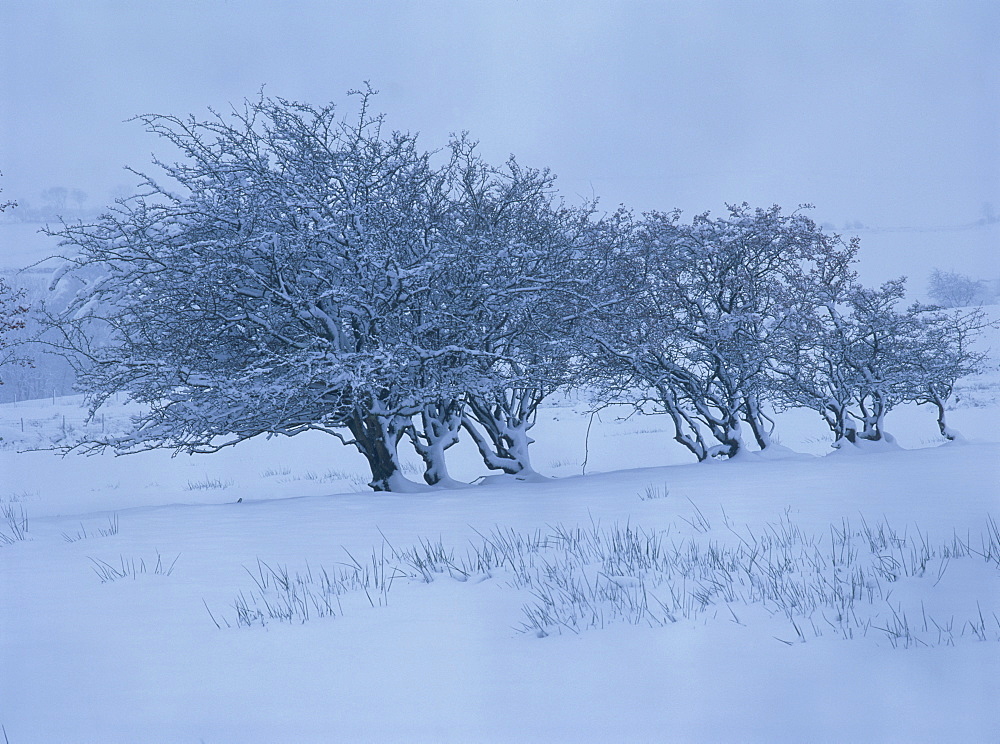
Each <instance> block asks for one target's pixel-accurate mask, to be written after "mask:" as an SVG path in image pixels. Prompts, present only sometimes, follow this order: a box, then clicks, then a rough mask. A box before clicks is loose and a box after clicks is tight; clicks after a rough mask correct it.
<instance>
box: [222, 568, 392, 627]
mask: <svg viewBox="0 0 1000 744" xmlns="http://www.w3.org/2000/svg"><path fill="white" fill-rule="evenodd" d="M344 552H345V553H347V557H348V562H347V563H343V564H341V565H340V566H337V567H334V568H333V569H330V570H328V569H326V568H324V567H322V566H320V567H318V568H317V569H316V570H313V568H312V567H311V566H309V564H306V567H305V570H304V571H296V572H292V571H289V569H288V566H282V565H280V564H274V566H271V565H270V564H268V563H266V562H264V561H262V560H260V559H258V560H257V566H256V568H255V569H253V570H251V569H249V568H247V567H246V566H244V567H243V568H244V570H245V571H246V573H247V574H248V575H249V576H250V579H251V580H252V581H253V584H254V589H251V590H249V591H246V592H240V593H239V595H237V597H236V598H235V600H234V601H233V605H232V607H233V609H234V610H235V611H236V618H235V622H236V627H250V626H254V625H260V626H266V625H267V624H268V622H271V621H278V622H286V623H304V622H307V621H308V620H310V619H312V618H322V617H335V616H337V615H342V614H343V606H342V603H341V597H343V596H344V595H345V594H349V593H353V594H360V593H363V594H364V595H365V597H366V598H367V600H368V603H369V604H370V605H371V606H372V607H375V606H379V607H381V606H384V605H386V604H388V594H389V589H390V588H391V587H392V583H393V581H395V580H396V579H397V578H401V577H404V576H406V575H407V574H405V573H403V572H402V571H401V570H400V569H398V568H397V567H395V566H393V565H391V562H390V561H389V560H387V558H386V555H385V553H384V551H383V553H382V554H381V555H380V554H378V553H376V552H374V551H373V552H372V555H371V558H370V560H369V561H367V562H366V563H361V562H359V561H357V560H356V559H355V558H354V556H353V555H351V554H350V553H348V552H347V551H346V550H345V551H344ZM205 609H206V610H208V613H209V615H210V616H211V617H212V621H213V622H214V623H215V625H216V627H219V628H221V624H220V622H219V621H218V620H217V619H216V617H215V614H214V613H213V612H212V611H211V609H209V608H208V604H207V603H206V604H205ZM220 617H221V619H222V623H224V624H225V625H226V626H227V627H232V624H231V623H230V622H229V620H228V619H227V618H226V617H225V616H221V615H220Z"/></svg>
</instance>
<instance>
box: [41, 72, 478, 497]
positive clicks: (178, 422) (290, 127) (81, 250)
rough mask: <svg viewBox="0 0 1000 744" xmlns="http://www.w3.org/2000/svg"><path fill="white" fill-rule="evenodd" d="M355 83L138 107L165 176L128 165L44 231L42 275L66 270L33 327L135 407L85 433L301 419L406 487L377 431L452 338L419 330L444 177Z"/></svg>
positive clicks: (197, 433) (100, 389) (87, 382)
mask: <svg viewBox="0 0 1000 744" xmlns="http://www.w3.org/2000/svg"><path fill="white" fill-rule="evenodd" d="M370 97H371V92H370V91H369V92H366V93H362V94H360V95H359V102H360V107H359V111H358V113H357V115H356V116H354V117H353V118H339V117H338V115H337V113H336V111H335V108H334V106H333V105H328V106H322V107H314V106H310V105H306V104H301V103H294V102H291V101H286V100H283V99H266V98H261V99H260V100H257V101H254V102H248V103H247V104H246V105H245V107H244V109H243V110H241V111H238V112H234V113H233V114H232V115H231V116H229V117H224V116H221V115H214V118H211V119H209V120H206V121H198V120H196V119H195V118H193V117H192V118H187V119H182V118H178V117H174V116H159V115H151V116H142V117H139V118H140V120H141V121H143V122H144V123H145V124H146V126H147V128H148V129H149V131H151V132H153V133H155V134H158V135H160V136H161V137H163V138H165V139H166V140H168V141H169V142H170V143H172V144H173V145H174V146H176V148H177V149H178V150H179V151H180V154H181V159H180V160H179V161H178V162H173V163H168V162H164V161H161V160H156V161H155V163H156V165H158V166H159V167H160V168H161V169H162V170H163V171H164V173H165V175H166V177H167V179H168V181H169V186H168V185H161V183H160V182H158V181H157V180H155V179H154V178H151V177H144V178H145V180H144V184H145V190H144V191H143V193H141V194H140V195H137V196H136V197H134V198H131V199H127V200H123V201H121V202H119V204H118V206H117V207H116V208H115V209H113V210H111V211H110V212H109V213H108V214H106V215H105V216H104V217H102V218H101V220H100V221H98V222H96V223H93V224H74V225H69V224H64V225H63V226H62V227H61V228H60V229H58V230H55V231H53V234H54V235H57V236H58V237H60V238H61V239H62V241H63V245H64V246H65V247H66V248H69V249H72V250H73V251H74V253H73V254H72V255H70V256H68V263H67V270H66V271H64V272H62V274H61V275H60V280H61V281H63V282H66V281H77V282H78V283H80V285H81V286H80V289H79V292H78V294H77V296H76V299H75V300H74V301H73V302H72V303H71V304H70V307H69V309H68V311H67V312H65V313H63V314H62V315H61V317H60V319H59V323H58V328H57V330H58V332H59V334H60V337H59V339H58V340H51V341H50V343H53V344H54V345H56V346H58V347H61V348H62V349H63V350H64V351H65V352H67V353H70V354H71V356H72V357H73V358H74V359H75V360H76V362H77V365H78V368H79V375H80V381H81V383H82V385H83V387H84V389H85V390H86V391H87V392H88V394H89V397H90V401H91V403H92V405H93V406H95V407H96V406H99V405H100V404H101V403H102V402H103V401H104V400H106V399H107V398H108V396H110V395H112V394H113V393H116V392H124V393H127V394H128V395H130V396H131V397H132V398H134V399H136V400H138V401H141V402H142V403H144V404H145V410H146V412H145V413H143V414H141V415H140V416H139V417H138V418H137V419H136V420H135V422H134V423H135V426H134V430H133V431H132V432H131V433H129V434H127V435H125V436H123V437H119V438H115V439H108V440H102V441H99V442H89V443H86V444H85V445H84V446H88V447H94V446H96V447H103V446H111V447H114V448H115V449H116V450H118V451H122V452H130V451H136V450H141V449H145V448H149V447H157V446H171V447H174V448H177V449H182V450H187V451H194V452H211V451H215V450H218V449H219V448H220V447H225V446H228V445H232V444H235V443H237V442H239V441H242V440H244V439H247V438H249V437H253V436H256V435H258V434H269V435H274V434H282V435H293V434H296V433H299V432H302V431H306V430H309V429H319V430H323V431H327V432H329V433H331V434H334V435H335V436H337V437H339V438H340V439H341V440H343V441H345V442H347V443H349V444H352V445H354V446H355V447H357V449H358V450H359V451H360V452H361V453H362V454H363V455H364V456H365V458H366V459H367V460H368V463H369V466H370V468H371V472H372V483H371V485H372V487H373V488H375V489H376V490H400V489H406V488H408V487H409V485H410V484H409V483H408V482H407V481H406V479H405V478H403V476H402V474H401V470H400V466H399V459H398V454H397V450H396V447H397V445H398V443H399V441H400V440H401V438H402V437H403V436H404V435H405V433H406V431H407V429H408V427H409V426H410V420H411V418H412V416H414V415H416V414H418V413H419V412H420V411H421V409H422V406H423V405H424V404H425V403H427V402H428V401H431V400H435V399H436V398H437V397H439V396H440V394H441V388H442V386H445V387H447V384H446V383H445V382H442V381H443V380H446V379H447V378H448V376H449V375H450V374H452V371H453V370H457V369H461V368H462V365H463V363H464V359H463V356H462V355H463V353H464V352H463V350H462V349H458V348H455V347H454V346H453V345H451V344H450V343H448V342H447V340H446V339H442V338H438V336H437V334H436V331H435V329H436V328H437V327H438V326H439V323H438V319H437V318H435V317H433V316H434V313H436V312H439V311H440V310H441V308H439V307H435V305H434V303H433V302H431V301H430V299H429V298H430V296H431V294H432V290H433V288H434V287H435V286H437V285H438V284H439V282H440V281H441V273H442V271H443V269H444V267H446V266H447V255H446V252H445V250H446V248H445V247H446V245H447V243H448V241H444V240H441V239H439V238H440V237H441V236H442V235H445V234H448V233H449V231H447V230H445V229H444V225H445V224H446V222H447V219H448V199H447V195H446V193H445V191H446V190H445V179H444V177H443V175H442V174H441V172H440V171H439V169H435V168H434V167H432V165H431V161H430V157H431V156H430V155H429V154H428V153H425V152H422V151H420V150H419V149H418V148H417V144H416V141H415V138H414V137H413V136H411V135H409V134H405V133H400V132H387V131H386V130H385V128H384V126H383V119H382V117H380V116H373V115H371V114H370V113H369V103H370ZM101 328H104V329H106V330H105V333H106V334H107V335H108V336H109V337H110V341H109V342H108V343H104V344H100V345H95V344H94V343H93V339H95V338H97V337H99V333H95V331H99V330H100V329H101ZM453 387H454V389H456V390H458V389H462V388H464V386H462V385H457V384H456V385H454V386H453Z"/></svg>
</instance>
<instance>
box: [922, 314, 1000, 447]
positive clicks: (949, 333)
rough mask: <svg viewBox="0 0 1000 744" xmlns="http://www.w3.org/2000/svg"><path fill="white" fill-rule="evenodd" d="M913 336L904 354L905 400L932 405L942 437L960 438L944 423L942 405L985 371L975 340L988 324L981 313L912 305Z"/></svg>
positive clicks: (943, 407)
mask: <svg viewBox="0 0 1000 744" xmlns="http://www.w3.org/2000/svg"><path fill="white" fill-rule="evenodd" d="M911 312H912V313H913V314H914V315H915V316H916V319H917V323H916V324H915V326H914V332H915V333H914V337H913V338H912V339H911V341H910V346H909V350H908V353H907V359H906V361H907V382H908V391H909V392H908V395H907V398H908V399H910V400H912V401H914V402H915V403H919V404H928V405H932V406H934V408H935V410H936V411H937V424H938V430H939V431H940V432H941V436H943V437H944V438H945V439H948V440H949V441H954V440H956V439H961V438H962V436H961V434H959V433H958V432H957V431H955V430H954V429H952V428H951V427H949V426H948V424H947V422H946V420H945V405H946V404H947V402H948V400H949V398H951V396H952V394H953V393H954V391H955V384H956V383H957V382H958V381H959V380H960V379H962V378H963V377H967V376H969V375H973V374H979V373H981V372H982V371H983V370H984V369H985V363H986V359H987V354H986V352H985V351H984V350H982V349H981V348H979V346H978V345H977V344H976V340H977V338H978V336H979V334H980V332H981V331H983V330H984V329H985V328H987V327H988V326H989V325H990V324H989V322H988V321H987V320H986V316H985V314H984V313H983V311H982V310H979V309H976V310H971V311H968V312H963V311H960V310H955V311H952V312H950V313H949V312H941V311H938V310H935V309H933V308H923V307H920V306H915V307H914V308H912V309H911Z"/></svg>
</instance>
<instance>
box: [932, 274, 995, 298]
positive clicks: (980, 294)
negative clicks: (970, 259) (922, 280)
mask: <svg viewBox="0 0 1000 744" xmlns="http://www.w3.org/2000/svg"><path fill="white" fill-rule="evenodd" d="M986 295H987V291H986V285H985V283H984V282H982V281H979V280H976V279H972V278H970V277H968V276H965V275H964V274H958V273H956V272H954V271H941V270H940V269H934V270H933V271H932V272H931V275H930V278H929V279H928V282H927V296H928V297H930V298H931V299H932V300H934V302H936V303H938V304H939V305H941V306H942V307H968V306H969V305H972V304H975V303H978V302H982V301H983V300H984V299H985V297H986Z"/></svg>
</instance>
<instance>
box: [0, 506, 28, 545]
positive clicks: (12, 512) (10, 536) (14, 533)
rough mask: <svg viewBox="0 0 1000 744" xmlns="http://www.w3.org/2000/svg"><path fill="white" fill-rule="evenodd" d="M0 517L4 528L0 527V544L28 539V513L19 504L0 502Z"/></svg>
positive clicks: (10, 543) (9, 543)
mask: <svg viewBox="0 0 1000 744" xmlns="http://www.w3.org/2000/svg"><path fill="white" fill-rule="evenodd" d="M0 518H2V519H3V521H4V523H5V524H6V528H3V529H0V544H2V545H12V544H14V543H16V542H23V541H25V540H27V539H28V534H27V533H28V515H27V513H26V512H25V511H24V507H23V506H21V505H20V504H16V505H15V504H0Z"/></svg>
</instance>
